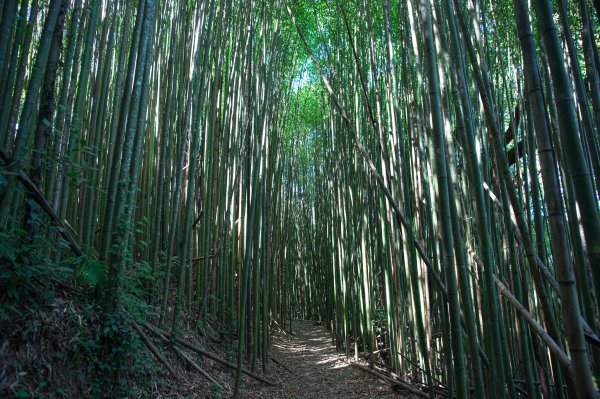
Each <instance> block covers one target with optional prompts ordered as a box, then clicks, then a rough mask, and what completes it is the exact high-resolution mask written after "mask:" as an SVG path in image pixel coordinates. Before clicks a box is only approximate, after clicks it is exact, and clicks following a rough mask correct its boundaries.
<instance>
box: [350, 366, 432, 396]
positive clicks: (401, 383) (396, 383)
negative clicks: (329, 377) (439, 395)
mask: <svg viewBox="0 0 600 399" xmlns="http://www.w3.org/2000/svg"><path fill="white" fill-rule="evenodd" d="M349 364H350V365H351V366H354V367H357V368H359V369H361V370H363V371H367V372H369V373H371V374H373V375H374V376H376V377H377V378H381V379H382V380H384V381H386V382H388V383H389V384H391V385H394V386H397V387H399V388H402V389H405V390H407V391H409V392H410V393H413V394H415V395H417V396H420V397H422V398H429V395H428V394H426V393H425V392H423V391H421V390H420V389H417V388H415V387H414V386H412V385H411V384H409V383H408V382H405V381H401V380H398V379H396V378H392V377H389V376H387V375H385V374H383V373H380V372H378V371H375V370H372V369H370V368H368V367H366V366H363V365H362V364H358V363H355V362H349Z"/></svg>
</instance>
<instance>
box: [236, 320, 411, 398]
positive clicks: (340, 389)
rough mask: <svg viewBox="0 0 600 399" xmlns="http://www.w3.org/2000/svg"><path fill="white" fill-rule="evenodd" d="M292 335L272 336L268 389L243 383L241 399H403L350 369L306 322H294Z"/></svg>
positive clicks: (321, 331) (328, 340)
mask: <svg viewBox="0 0 600 399" xmlns="http://www.w3.org/2000/svg"><path fill="white" fill-rule="evenodd" d="M293 332H294V335H291V334H284V333H275V334H274V335H273V345H272V349H271V355H272V357H273V358H274V359H276V360H277V362H278V363H281V364H282V365H285V366H281V365H278V364H276V363H275V362H273V361H271V363H270V365H269V369H270V378H272V379H273V380H277V381H278V382H279V385H277V386H275V387H268V386H265V385H264V384H259V383H254V382H253V381H250V380H247V381H245V382H244V388H243V391H242V395H241V397H242V398H286V399H289V398H307V399H308V398H345V399H350V398H396V399H398V398H406V397H407V396H402V395H400V394H398V393H396V392H394V390H393V388H392V387H391V386H390V385H389V384H387V383H386V382H384V381H381V380H378V379H377V377H374V376H372V375H370V374H369V373H366V372H364V371H362V370H359V369H357V368H355V367H352V366H350V365H349V364H348V363H346V362H345V361H344V355H343V354H340V353H338V352H336V349H335V347H334V346H332V345H331V338H330V336H329V335H328V333H327V331H326V330H325V329H324V328H323V327H322V326H318V325H315V323H313V322H310V321H294V324H293Z"/></svg>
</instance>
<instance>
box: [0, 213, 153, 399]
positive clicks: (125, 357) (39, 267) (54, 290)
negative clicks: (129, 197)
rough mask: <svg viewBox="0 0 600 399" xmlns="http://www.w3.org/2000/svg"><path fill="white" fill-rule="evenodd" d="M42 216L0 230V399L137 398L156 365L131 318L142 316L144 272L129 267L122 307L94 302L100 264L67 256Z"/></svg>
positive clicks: (102, 271) (101, 282)
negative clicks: (110, 308)
mask: <svg viewBox="0 0 600 399" xmlns="http://www.w3.org/2000/svg"><path fill="white" fill-rule="evenodd" d="M68 251H69V249H68V245H67V243H66V242H65V241H64V240H62V239H61V238H60V236H59V235H58V234H57V233H56V231H53V230H52V229H51V228H49V227H48V224H47V221H46V220H44V219H43V218H41V217H40V218H39V219H35V218H33V219H32V220H31V221H30V224H29V226H26V228H25V229H13V230H8V231H7V230H5V231H0V367H1V369H0V397H2V398H5V397H6V398H10V397H15V398H28V397H36V398H38V397H39V398H57V397H58V398H59V397H65V398H67V397H68V398H72V397H95V398H96V397H97V398H101V397H111V398H118V397H126V396H128V397H139V396H143V395H144V393H143V392H145V391H147V390H146V389H145V387H144V384H148V383H150V381H151V380H152V378H149V376H150V375H151V374H155V373H156V372H157V368H158V366H157V365H156V363H155V362H154V361H152V360H151V359H150V356H151V355H150V354H149V353H148V352H147V351H146V350H143V348H142V345H143V344H142V343H141V341H140V339H139V337H138V335H137V334H136V333H135V332H134V331H133V330H132V328H131V320H132V317H134V318H140V319H141V318H143V317H145V316H146V314H147V313H149V312H151V309H149V307H148V306H147V305H146V303H145V301H143V300H142V299H141V298H144V297H145V296H147V295H146V293H145V291H144V288H145V285H144V283H143V282H144V281H147V280H148V278H149V269H150V268H149V266H148V265H147V264H145V263H136V262H130V265H131V267H130V268H129V269H128V272H127V273H126V275H125V276H124V278H123V279H124V284H123V292H122V293H121V295H122V297H121V299H122V300H121V306H120V307H119V309H118V310H116V311H110V312H108V311H105V310H104V309H103V308H101V307H100V306H99V305H98V304H99V303H100V301H99V297H100V296H101V293H102V291H103V289H104V288H105V285H106V281H107V279H106V266H105V263H103V262H100V261H97V260H94V259H93V258H91V257H72V256H70V255H69V252H68Z"/></svg>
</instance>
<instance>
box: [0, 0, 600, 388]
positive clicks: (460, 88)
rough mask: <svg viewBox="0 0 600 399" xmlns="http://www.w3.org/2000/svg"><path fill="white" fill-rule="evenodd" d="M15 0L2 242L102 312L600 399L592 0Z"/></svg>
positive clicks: (6, 33) (454, 383) (395, 371)
mask: <svg viewBox="0 0 600 399" xmlns="http://www.w3.org/2000/svg"><path fill="white" fill-rule="evenodd" d="M0 13H1V14H0V21H1V22H0V70H1V79H0V99H1V101H2V103H1V107H0V145H1V146H2V151H1V154H0V155H1V158H2V162H0V170H1V171H2V174H1V175H0V224H1V228H2V231H8V232H16V233H15V234H20V235H21V236H22V239H23V240H30V239H31V237H33V236H43V237H49V238H50V239H53V240H59V242H61V243H62V244H63V245H62V247H61V248H62V249H61V250H60V251H59V252H58V253H55V252H53V253H52V254H51V255H49V256H51V257H58V258H60V259H65V258H67V259H68V258H73V259H78V260H79V261H78V262H79V263H77V265H78V266H77V267H78V268H79V269H80V270H79V271H76V272H78V273H83V272H85V273H87V274H88V275H91V274H95V275H97V278H96V281H94V285H95V287H96V289H95V290H93V291H91V294H93V295H94V297H95V298H96V300H97V301H98V303H101V304H102V306H103V308H104V309H105V310H106V311H113V310H115V309H122V308H125V309H129V310H131V307H132V306H134V305H135V304H139V303H140V302H143V303H144V304H146V305H145V306H146V307H144V309H146V310H145V311H146V312H148V316H149V317H150V315H152V317H154V316H156V317H157V318H158V319H159V323H160V325H161V326H162V327H163V328H165V329H170V330H171V332H172V334H174V335H176V334H177V333H178V331H179V329H181V328H182V327H186V328H189V327H190V326H194V328H197V329H198V330H199V331H200V332H201V331H202V330H203V329H205V328H212V329H216V330H218V331H221V332H222V334H224V335H226V336H227V337H228V338H227V339H230V340H232V342H237V355H236V356H237V361H238V369H240V370H241V364H242V363H243V362H247V363H248V364H249V365H250V366H251V368H252V369H253V370H254V369H256V368H258V367H262V370H263V371H266V370H267V365H268V360H269V359H268V349H269V346H270V331H271V329H272V328H274V327H277V328H283V329H288V330H289V329H291V330H292V331H293V319H294V318H303V319H313V320H319V321H322V322H323V323H324V324H325V325H326V326H327V327H328V328H330V329H331V331H332V336H333V338H334V341H335V344H336V346H337V347H338V348H339V349H340V350H344V351H345V352H346V355H347V356H349V357H350V356H352V357H354V358H356V359H358V358H364V359H367V360H368V361H369V362H370V364H371V366H372V367H374V368H377V369H379V370H383V371H384V372H386V373H388V374H389V375H392V376H396V377H398V376H400V377H402V378H405V379H406V380H410V381H412V383H414V384H416V385H418V386H419V387H420V389H421V392H422V395H423V396H429V397H435V396H437V395H442V396H445V397H453V396H457V397H459V398H467V397H476V398H484V397H494V398H515V397H525V396H526V397H556V398H566V397H578V398H595V397H598V391H597V389H598V384H599V382H598V380H599V378H600V346H599V345H600V337H599V332H600V325H599V324H600V317H599V312H598V309H599V306H600V213H599V210H598V190H599V189H600V143H599V140H598V137H599V135H598V134H599V129H600V75H599V71H600V63H599V59H598V52H597V43H598V33H599V30H598V23H599V22H600V21H599V17H600V6H599V5H598V2H597V1H594V2H593V4H590V3H588V1H587V0H575V1H567V0H556V1H554V2H551V1H549V0H530V1H526V0H512V1H509V0H502V1H485V0H467V1H458V0H408V1H394V0H382V1H371V0H350V1H344V0H335V1H333V0H332V1H322V0H304V1H290V2H287V1H285V0H277V1H267V0H247V1H233V0H230V1H227V0H190V1H176V0H138V1H128V0H47V1H39V0H20V1H17V0H3V1H2V4H1V6H0ZM59 237H60V238H59ZM65 278H66V280H65V281H66V283H67V284H78V283H77V281H76V280H72V278H71V277H65ZM69 279H71V280H69ZM236 340H237V341H236ZM240 375H241V374H240V373H238V374H237V381H236V393H237V391H238V388H239V384H240V381H241V380H240Z"/></svg>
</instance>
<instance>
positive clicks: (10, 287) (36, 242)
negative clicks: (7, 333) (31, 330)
mask: <svg viewBox="0 0 600 399" xmlns="http://www.w3.org/2000/svg"><path fill="white" fill-rule="evenodd" d="M32 223H35V224H36V225H38V223H37V222H35V220H34V221H33V222H32ZM34 227H35V228H34V230H33V231H36V229H39V228H40V226H34ZM37 231H40V230H37ZM63 246H64V242H63V241H61V240H58V239H57V240H54V241H51V240H49V239H48V238H47V237H46V236H43V235H41V234H38V233H30V232H26V231H25V230H22V229H14V230H8V231H0V318H7V319H10V317H11V316H10V315H11V314H20V313H22V311H23V310H24V309H27V308H30V307H33V308H37V307H39V306H40V305H44V304H47V303H49V302H51V301H52V300H53V299H54V296H55V293H54V284H53V280H62V279H64V277H65V276H69V275H71V274H72V272H73V269H72V268H71V267H70V266H69V265H68V264H66V263H64V262H56V261H53V260H52V259H54V258H55V256H56V255H57V254H58V253H60V252H61V249H62V248H63ZM48 255H54V256H48Z"/></svg>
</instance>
